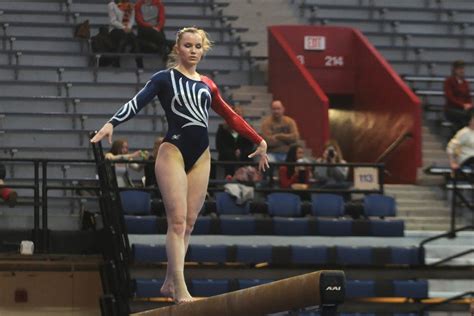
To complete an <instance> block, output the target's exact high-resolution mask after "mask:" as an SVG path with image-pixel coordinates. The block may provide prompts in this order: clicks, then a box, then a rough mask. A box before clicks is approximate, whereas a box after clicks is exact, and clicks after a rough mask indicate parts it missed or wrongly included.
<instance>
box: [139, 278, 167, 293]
mask: <svg viewBox="0 0 474 316" xmlns="http://www.w3.org/2000/svg"><path fill="white" fill-rule="evenodd" d="M164 282H165V280H163V279H136V280H135V297H138V298H148V297H160V296H163V295H161V293H160V289H161V286H162V285H163V283H164Z"/></svg>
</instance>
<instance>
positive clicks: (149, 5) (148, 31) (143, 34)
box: [135, 0, 169, 63]
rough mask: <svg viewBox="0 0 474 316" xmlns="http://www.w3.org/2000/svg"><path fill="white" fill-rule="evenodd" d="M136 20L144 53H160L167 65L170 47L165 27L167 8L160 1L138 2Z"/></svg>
mask: <svg viewBox="0 0 474 316" xmlns="http://www.w3.org/2000/svg"><path fill="white" fill-rule="evenodd" d="M135 20H136V21H137V25H138V41H139V43H140V46H141V48H142V51H144V52H146V53H158V54H160V55H161V56H162V58H163V61H164V62H165V63H166V60H167V58H168V53H169V50H168V46H167V41H166V36H165V33H164V32H163V27H164V26H165V6H164V5H163V3H162V2H161V1H160V0H137V2H136V3H135Z"/></svg>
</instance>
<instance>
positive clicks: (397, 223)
mask: <svg viewBox="0 0 474 316" xmlns="http://www.w3.org/2000/svg"><path fill="white" fill-rule="evenodd" d="M404 230H405V222H404V221H403V220H390V221H386V220H377V219H372V220H371V221H370V234H371V235H372V236H381V237H401V236H403V235H404Z"/></svg>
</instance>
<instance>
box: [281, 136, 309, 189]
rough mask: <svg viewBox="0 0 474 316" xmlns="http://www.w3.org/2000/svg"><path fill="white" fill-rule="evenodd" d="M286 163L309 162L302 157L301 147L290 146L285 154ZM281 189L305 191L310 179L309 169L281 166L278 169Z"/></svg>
mask: <svg viewBox="0 0 474 316" xmlns="http://www.w3.org/2000/svg"><path fill="white" fill-rule="evenodd" d="M285 161H286V162H300V163H304V162H309V160H307V159H305V157H304V150H303V147H301V146H300V145H292V146H291V147H290V149H289V150H288V153H287V154H286V160H285ZM278 174H279V181H280V187H281V188H284V189H286V188H292V189H307V188H308V185H309V181H310V179H311V177H312V173H311V167H305V166H294V165H288V166H285V165H282V166H280V168H279V169H278Z"/></svg>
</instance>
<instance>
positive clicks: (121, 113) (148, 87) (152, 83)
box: [91, 72, 161, 143]
mask: <svg viewBox="0 0 474 316" xmlns="http://www.w3.org/2000/svg"><path fill="white" fill-rule="evenodd" d="M160 78H161V75H160V72H159V73H157V74H155V75H153V77H151V79H150V80H149V81H148V82H147V83H146V84H145V86H144V87H143V89H141V90H140V91H139V92H138V93H137V94H136V95H135V96H134V97H133V98H132V99H131V100H130V101H128V102H127V103H125V104H124V105H122V106H121V107H120V109H119V110H118V111H117V112H116V113H115V114H114V116H112V118H111V119H110V120H109V121H108V122H107V123H106V124H105V125H104V126H103V127H102V128H101V129H100V131H99V132H97V134H96V135H95V136H94V137H93V138H92V139H91V142H92V143H96V142H98V141H100V140H101V139H102V138H104V137H106V136H107V137H108V139H109V143H112V134H113V129H114V127H115V126H117V125H119V124H121V123H123V122H126V121H128V120H130V119H131V118H133V117H134V116H135V115H136V114H137V113H138V112H140V110H141V109H143V108H144V107H145V106H146V105H147V104H148V103H150V101H151V100H153V98H154V97H155V96H156V94H157V93H158V91H159V83H160Z"/></svg>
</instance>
